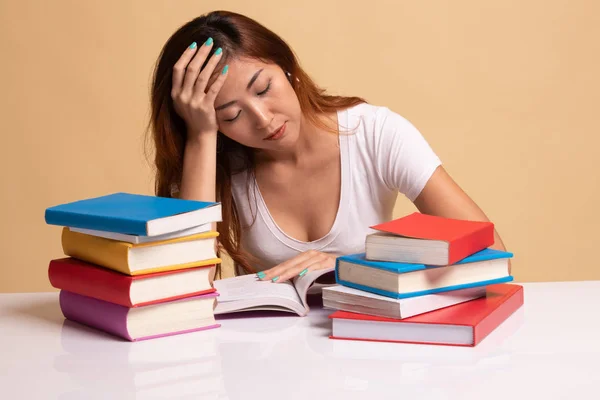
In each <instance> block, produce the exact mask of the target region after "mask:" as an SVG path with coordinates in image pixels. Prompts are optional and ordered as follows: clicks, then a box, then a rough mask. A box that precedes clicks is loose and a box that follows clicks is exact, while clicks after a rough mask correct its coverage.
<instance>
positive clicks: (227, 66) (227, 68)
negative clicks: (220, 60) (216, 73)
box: [223, 65, 229, 75]
mask: <svg viewBox="0 0 600 400" xmlns="http://www.w3.org/2000/svg"><path fill="white" fill-rule="evenodd" d="M227 70H229V65H226V66H225V68H223V75H225V74H226V73H227Z"/></svg>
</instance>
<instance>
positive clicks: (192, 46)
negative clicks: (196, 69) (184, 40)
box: [190, 42, 198, 49]
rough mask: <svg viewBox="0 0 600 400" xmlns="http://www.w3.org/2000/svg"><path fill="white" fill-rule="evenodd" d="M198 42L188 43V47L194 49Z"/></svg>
mask: <svg viewBox="0 0 600 400" xmlns="http://www.w3.org/2000/svg"><path fill="white" fill-rule="evenodd" d="M196 46H198V44H197V43H196V42H194V43H192V44H190V49H195V48H196Z"/></svg>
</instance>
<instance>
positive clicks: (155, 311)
mask: <svg viewBox="0 0 600 400" xmlns="http://www.w3.org/2000/svg"><path fill="white" fill-rule="evenodd" d="M217 295H218V294H217V293H209V294H204V295H200V296H192V297H187V298H183V299H178V300H172V301H166V302H162V303H156V304H151V305H147V306H142V307H135V308H129V307H125V306H122V305H120V304H115V303H109V302H107V301H103V300H98V299H94V298H92V297H87V296H83V295H80V294H76V293H72V292H69V291H66V290H61V292H60V295H59V302H60V308H61V311H62V313H63V315H64V316H65V318H67V319H69V320H71V321H74V322H78V323H80V324H83V325H87V326H90V327H92V328H95V329H98V330H101V331H104V332H106V333H109V334H112V335H115V336H119V337H121V338H124V339H126V340H129V341H132V342H134V341H139V340H147V339H154V338H159V337H163V336H171V335H179V334H183V333H188V332H195V331H201V330H205V329H212V328H218V327H219V326H220V324H218V323H216V321H215V318H214V314H213V309H214V305H215V299H216V297H217Z"/></svg>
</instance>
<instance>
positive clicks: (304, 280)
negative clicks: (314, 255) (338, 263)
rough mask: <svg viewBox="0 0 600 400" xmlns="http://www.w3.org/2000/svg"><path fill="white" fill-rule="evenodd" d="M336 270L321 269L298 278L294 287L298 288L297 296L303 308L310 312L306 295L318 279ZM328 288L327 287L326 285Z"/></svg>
mask: <svg viewBox="0 0 600 400" xmlns="http://www.w3.org/2000/svg"><path fill="white" fill-rule="evenodd" d="M334 270H335V267H332V268H327V269H319V270H316V271H311V272H308V273H307V274H305V275H304V276H300V277H296V278H294V279H293V280H292V281H293V283H294V287H295V288H296V292H297V296H298V297H299V300H300V302H301V303H302V306H303V307H304V308H305V309H306V311H307V312H308V304H307V301H306V295H307V293H308V292H309V289H310V288H311V286H313V284H314V283H315V281H316V280H317V279H319V278H320V277H321V276H323V275H325V274H328V273H330V272H332V271H334ZM326 286H327V285H326Z"/></svg>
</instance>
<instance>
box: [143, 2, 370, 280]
mask: <svg viewBox="0 0 600 400" xmlns="http://www.w3.org/2000/svg"><path fill="white" fill-rule="evenodd" d="M209 37H212V38H213V40H214V48H217V47H221V48H222V49H223V57H222V58H221V60H220V65H219V66H217V67H216V68H215V71H220V70H221V69H222V68H223V66H224V65H225V64H226V63H227V62H228V60H229V59H230V58H231V57H247V58H253V59H258V60H261V61H263V62H267V63H274V64H276V65H278V66H279V67H281V68H282V70H283V71H286V72H288V73H289V74H288V76H289V77H290V82H291V84H292V87H293V89H294V91H295V93H296V95H297V97H298V100H299V103H300V107H301V110H302V113H303V115H304V116H305V117H306V119H307V120H308V121H310V122H311V123H313V124H314V125H315V126H319V127H322V128H324V129H327V130H331V128H330V127H328V126H327V125H326V123H324V122H323V121H322V119H321V118H320V117H322V116H323V115H324V114H327V113H332V112H336V111H339V110H343V109H346V108H349V107H352V106H354V105H357V104H360V103H364V102H365V100H363V99H362V98H360V97H344V96H332V95H328V94H326V93H325V90H324V89H322V88H320V87H318V86H317V85H316V84H315V82H313V81H312V79H310V77H309V76H308V75H307V74H306V72H305V71H304V70H303V69H302V68H301V67H300V64H299V62H298V60H297V58H296V56H295V54H294V52H293V50H292V49H291V48H290V46H289V45H288V44H287V43H286V42H285V41H284V40H283V39H282V38H280V37H279V36H278V35H276V34H275V33H273V32H272V31H270V30H269V29H267V28H266V27H265V26H263V25H261V24H260V23H258V22H256V21H255V20H253V19H251V18H249V17H246V16H244V15H240V14H237V13H233V12H228V11H213V12H211V13H208V14H205V15H202V16H200V17H197V18H195V19H193V20H191V21H189V22H188V23H186V24H185V25H183V26H182V27H180V28H179V29H178V30H177V31H176V32H175V33H174V34H173V35H172V36H171V37H170V38H169V40H168V41H167V42H166V43H165V45H164V47H163V48H162V51H161V53H160V55H159V57H158V60H157V62H156V66H155V69H154V74H153V82H152V88H151V100H150V103H151V117H150V121H149V123H148V127H147V130H146V132H147V133H148V132H151V138H152V141H153V143H154V148H155V149H154V150H155V155H154V164H155V165H154V166H155V192H156V195H157V196H161V197H172V196H174V195H175V192H176V191H177V189H176V188H178V187H179V185H180V183H181V177H182V172H183V153H184V148H185V141H186V125H185V122H184V120H183V119H182V118H181V117H180V116H179V115H178V114H177V112H176V111H175V109H174V106H173V101H172V98H171V86H172V74H173V66H174V65H175V63H176V62H177V60H178V59H179V57H180V56H181V54H182V53H183V52H184V51H185V49H186V48H187V47H188V46H189V45H190V43H192V42H197V43H198V44H199V45H200V44H202V43H204V42H205V41H206V40H207V39H208V38H209ZM207 61H208V60H207ZM203 67H204V65H203ZM335 132H337V130H336V131H335ZM234 156H235V157H238V158H239V159H237V160H235V163H233V162H232V158H233V157H234ZM233 165H236V167H235V170H234V166H233ZM237 166H239V168H238V167H237ZM243 170H249V171H253V170H254V159H253V149H251V148H248V147H246V146H243V145H241V144H239V143H237V142H235V141H233V140H231V139H229V138H228V137H226V136H225V135H223V134H222V133H220V132H219V133H218V137H217V173H216V191H217V193H216V200H217V201H219V202H221V207H222V222H220V223H218V224H217V231H218V232H219V247H220V249H225V251H226V252H227V253H228V254H229V256H230V257H231V258H232V259H233V261H234V262H235V263H236V264H237V265H238V266H239V267H241V268H242V269H243V270H244V271H245V272H248V273H250V272H255V271H254V268H253V267H252V266H251V264H252V260H253V259H254V257H252V256H251V255H249V254H247V253H246V252H244V250H243V249H242V248H241V246H240V243H241V241H240V239H241V237H242V227H241V226H240V219H239V216H238V213H237V207H236V204H235V201H234V199H233V195H232V192H231V177H232V175H233V174H235V173H238V172H241V171H243Z"/></svg>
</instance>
